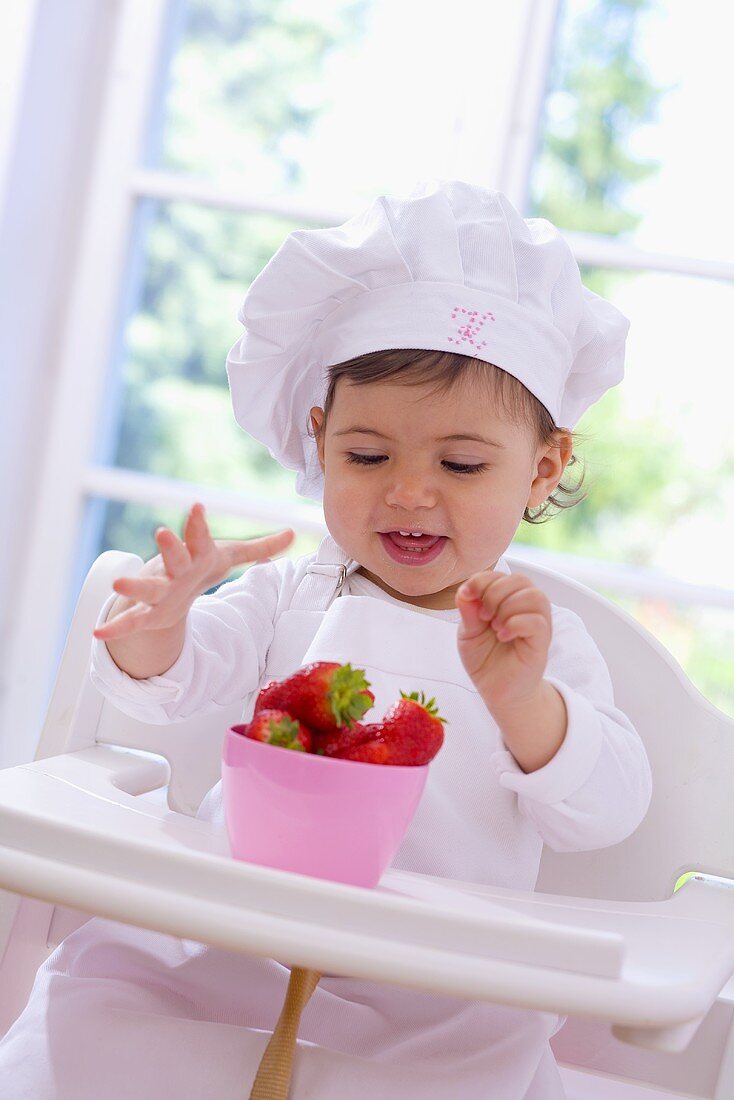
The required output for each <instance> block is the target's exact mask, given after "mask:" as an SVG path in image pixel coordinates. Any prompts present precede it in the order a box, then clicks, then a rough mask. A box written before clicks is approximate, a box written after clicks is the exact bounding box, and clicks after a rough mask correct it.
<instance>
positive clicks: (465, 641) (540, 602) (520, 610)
mask: <svg viewBox="0 0 734 1100" xmlns="http://www.w3.org/2000/svg"><path fill="white" fill-rule="evenodd" d="M464 588H468V590H469V593H468V595H464V594H463V592H462V590H463V589H464ZM456 606H457V607H458V609H459V611H460V612H461V622H460V623H459V631H458V650H459V656H460V657H461V661H462V664H463V665H464V668H465V669H466V671H467V672H468V673H469V676H470V677H471V679H472V682H473V683H474V685H475V686H476V688H477V690H478V691H479V693H480V694H481V696H482V698H483V700H484V702H485V703H486V704H487V706H488V707H489V709H490V710H492V711H495V710H496V711H502V710H505V709H512V708H513V707H516V706H522V704H523V703H524V702H527V701H529V700H530V699H532V698H533V696H534V695H535V693H536V691H537V689H538V688H539V686H540V684H541V682H542V680H543V673H544V672H545V667H546V664H547V661H548V650H549V648H550V642H551V635H552V625H551V605H550V601H549V599H548V597H547V596H546V595H545V593H544V592H542V591H541V590H540V589H539V588H538V587H537V586H536V585H534V584H533V582H532V581H531V580H530V579H529V578H528V577H524V576H522V574H520V573H512V574H509V575H508V574H506V573H498V572H495V571H494V570H493V569H485V570H483V571H482V572H481V573H473V574H472V575H471V576H470V577H469V578H468V579H467V580H466V581H465V582H464V584H463V585H460V586H459V590H458V591H457V593H456Z"/></svg>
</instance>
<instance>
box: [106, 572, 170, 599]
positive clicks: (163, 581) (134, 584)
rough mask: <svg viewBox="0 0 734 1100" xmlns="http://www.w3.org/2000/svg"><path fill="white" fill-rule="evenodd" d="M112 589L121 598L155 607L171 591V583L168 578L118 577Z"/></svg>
mask: <svg viewBox="0 0 734 1100" xmlns="http://www.w3.org/2000/svg"><path fill="white" fill-rule="evenodd" d="M112 587H113V589H114V590H115V592H117V593H119V595H121V596H128V597H129V598H130V599H133V600H140V602H141V603H147V604H150V605H152V606H155V604H157V603H160V601H161V600H162V598H163V597H164V596H165V594H166V592H168V591H169V590H170V587H171V582H170V579H169V578H168V577H118V579H117V580H116V581H113V582H112Z"/></svg>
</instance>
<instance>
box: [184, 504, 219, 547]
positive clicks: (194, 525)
mask: <svg viewBox="0 0 734 1100" xmlns="http://www.w3.org/2000/svg"><path fill="white" fill-rule="evenodd" d="M183 535H184V541H185V543H186V546H187V547H188V550H189V552H190V554H191V557H192V558H198V557H200V556H201V555H204V554H209V553H211V552H212V551H213V550H215V549H216V547H215V545H214V539H213V538H212V536H211V533H210V531H209V525H208V524H207V522H206V519H205V510H204V505H203V504H201V503H200V502H197V503H196V504H194V505H193V507H192V508H191V510H190V511H189V514H188V515H187V517H186V522H185V523H184V532H183Z"/></svg>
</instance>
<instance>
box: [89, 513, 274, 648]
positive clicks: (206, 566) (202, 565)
mask: <svg viewBox="0 0 734 1100" xmlns="http://www.w3.org/2000/svg"><path fill="white" fill-rule="evenodd" d="M183 536H184V538H183V542H182V541H181V539H180V538H179V537H178V536H177V535H175V534H174V533H173V531H171V530H170V529H169V528H168V527H159V528H158V529H157V530H156V532H155V541H156V543H157V545H158V546H159V547H160V551H161V552H160V554H156V556H155V557H154V558H151V559H150V560H149V561H146V562H145V564H144V565H143V567H142V569H141V570H140V572H139V573H138V574H137V575H136V576H134V577H119V578H118V579H117V580H115V581H114V582H113V584H112V587H113V589H114V591H115V592H117V593H118V595H120V596H121V597H122V598H123V599H124V600H125V604H126V606H124V607H123V608H122V610H121V611H120V612H119V614H117V615H114V616H113V617H112V618H110V619H108V620H107V622H105V623H103V625H102V626H100V627H98V628H97V629H96V630H94V631H93V632H92V633H93V634H94V637H95V638H100V639H101V640H102V641H105V642H106V641H109V639H111V638H122V637H124V636H126V635H129V634H135V633H137V632H138V631H141V630H165V629H167V628H168V627H172V626H176V625H177V624H178V623H180V622H181V621H182V620H184V619H185V618H186V616H187V615H188V613H189V609H190V608H191V605H192V604H193V602H194V600H195V599H196V598H197V596H200V595H201V594H202V593H203V592H206V591H207V589H209V588H212V587H213V586H214V585H215V584H219V582H220V581H223V580H225V579H226V577H227V576H229V574H230V573H231V571H232V570H233V569H234V568H235V566H237V565H240V564H243V563H244V562H251V561H256V562H263V561H270V557H269V555H270V554H277V553H280V551H282V550H285V548H286V547H287V546H288V545H289V543H290V542H291V541H292V540H293V539H294V538H295V532H294V531H293V530H292V529H291V528H290V527H288V528H286V529H285V530H283V531H279V532H277V534H274V535H264V536H263V537H262V538H257V539H244V540H239V539H217V540H216V541H215V540H214V539H212V537H211V535H210V533H209V527H208V526H207V522H206V520H205V519H204V505H203V504H198V503H197V504H194V505H193V507H192V508H191V509H190V511H189V514H188V516H187V517H186V520H185V522H184V531H183ZM113 606H114V605H113Z"/></svg>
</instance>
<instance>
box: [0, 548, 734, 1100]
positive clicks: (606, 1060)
mask: <svg viewBox="0 0 734 1100" xmlns="http://www.w3.org/2000/svg"><path fill="white" fill-rule="evenodd" d="M507 560H508V561H509V563H510V566H511V568H512V569H514V570H516V571H518V572H522V573H524V574H525V575H527V576H529V577H530V578H531V579H532V580H533V581H534V582H535V583H536V584H537V585H539V587H541V588H542V589H543V590H544V591H545V592H546V593H547V595H548V597H549V599H550V600H551V601H552V602H554V603H557V604H561V605H565V606H567V607H570V608H571V609H572V610H574V611H576V612H577V613H578V614H579V615H580V616H581V618H582V619H583V621H584V622H585V623H586V626H587V628H588V630H589V632H590V633H591V635H592V636H593V638H594V639H595V641H596V643H597V645H598V646H599V649H600V650H601V652H602V654H603V656H604V657H605V659H606V661H607V663H608V666H609V670H610V673H611V677H612V682H613V685H614V691H615V702H616V704H617V706H619V707H620V708H621V709H622V710H623V711H625V713H626V714H627V715H628V716H629V717H630V719H631V720H632V722H633V723H634V725H635V727H636V729H637V730H638V732H639V733H640V735H641V737H642V738H643V740H644V742H645V745H646V748H647V752H648V755H649V758H650V763H651V766H652V772H653V780H654V794H653V799H652V804H651V806H650V809H649V812H648V814H647V816H646V818H645V820H644V821H643V823H642V824H641V825H640V826H639V828H638V829H637V830H636V831H635V833H634V834H633V835H632V836H631V837H628V838H627V840H625V841H623V842H622V843H620V844H617V845H614V846H612V847H610V848H604V849H601V850H598V851H590V852H574V853H558V852H553V851H551V850H550V849H548V848H547V847H546V848H544V850H543V857H542V862H541V869H540V877H539V880H538V884H537V891H536V892H535V893H523V892H519V891H514V890H509V889H504V888H499V887H497V888H494V887H486V886H481V885H476V884H472V883H464V882H454V881H452V880H448V879H439V878H431V877H430V876H424V875H420V874H414V873H409V872H406V871H397V870H388V871H387V872H386V873H385V875H384V876H383V878H382V880H381V882H380V885H379V886H378V887H377V888H376V889H374V890H365V889H361V888H358V887H352V886H343V885H341V884H338V883H332V882H326V881H322V880H319V879H312V878H309V877H307V876H302V875H295V874H289V873H287V872H282V871H275V870H271V869H269V868H264V867H259V866H255V865H253V864H247V863H241V862H237V861H236V860H234V859H233V858H232V857H231V856H230V853H229V847H228V843H227V838H226V836H225V835H223V834H222V832H221V831H220V830H218V829H217V828H216V827H215V826H214V825H212V824H211V823H209V822H206V821H200V820H198V819H197V818H196V817H195V814H196V812H197V809H198V807H199V804H200V802H201V799H202V797H203V795H204V794H205V792H206V791H207V790H208V789H209V788H210V787H211V786H212V785H213V784H214V783H215V782H216V781H217V779H218V778H219V774H220V752H221V745H222V739H223V737H224V733H225V731H226V730H227V728H228V727H229V725H231V724H233V723H235V722H238V721H240V720H241V719H242V714H241V710H240V709H239V708H238V707H234V708H228V709H224V710H221V711H219V712H217V713H215V714H209V715H206V716H204V717H203V718H198V719H192V720H188V721H186V722H179V723H172V724H170V725H168V726H160V725H147V724H144V723H141V722H138V721H135V720H133V719H131V718H129V717H128V716H126V715H124V714H122V713H121V712H119V711H118V710H116V709H115V708H114V707H113V706H112V705H111V704H110V703H108V702H107V701H106V700H105V699H104V698H103V696H101V695H100V694H99V692H98V691H97V690H96V689H95V688H94V687H93V685H92V683H91V681H90V679H89V675H88V665H89V652H90V644H91V639H92V630H93V627H94V624H95V622H96V619H97V616H98V613H99V608H100V607H101V605H102V603H103V601H104V600H105V599H106V598H107V596H108V595H109V594H110V592H111V590H112V589H111V584H112V580H113V579H114V578H115V577H119V576H122V575H134V574H136V573H137V572H138V570H139V569H140V566H141V565H142V560H141V559H140V558H139V557H137V556H136V555H133V554H124V553H120V552H117V551H108V552H106V553H104V554H102V555H101V556H100V557H99V558H98V559H97V560H96V561H95V562H94V564H93V566H92V568H91V570H90V572H89V574H88V576H87V579H86V581H85V584H84V587H83V589H82V592H81V594H80V597H79V601H78V604H77V608H76V612H75V615H74V619H73V622H72V625H71V629H70V632H69V637H68V639H67V643H66V648H65V650H64V654H63V657H62V660H61V663H60V667H59V671H58V675H57V680H56V684H55V688H54V691H53V695H52V699H51V703H50V706H49V711H48V715H47V718H46V722H45V725H44V728H43V732H42V736H41V740H40V743H39V747H38V752H37V755H36V759H35V761H33V762H32V763H28V764H23V765H20V766H17V767H13V768H6V769H4V770H1V771H0V887H2V888H3V889H2V890H0V1035H1V1034H4V1032H5V1030H6V1029H7V1028H8V1027H9V1026H10V1025H11V1023H12V1022H13V1020H15V1018H16V1017H17V1016H18V1015H19V1013H20V1012H21V1010H22V1008H23V1006H24V1005H25V1003H26V1001H27V998H28V994H29V992H30V988H31V985H32V983H33V978H34V975H35V972H36V970H37V968H38V967H39V966H40V965H41V963H42V962H43V961H44V959H45V958H46V957H47V956H48V955H49V954H50V952H51V951H52V950H53V949H54V947H55V946H56V945H57V944H58V943H59V942H60V941H61V940H62V939H63V938H64V937H65V936H66V935H68V934H69V933H70V932H72V931H73V930H74V929H75V928H77V927H78V926H80V925H81V924H83V923H84V922H85V921H86V920H88V919H89V916H90V915H92V914H97V915H100V916H104V917H108V918H111V919H114V920H119V921H124V922H127V923H130V924H134V925H138V926H141V927H145V928H151V929H155V930H158V931H161V932H166V933H169V934H172V935H176V936H183V937H186V938H189V939H193V940H196V941H198V942H204V943H210V944H213V945H216V946H219V947H222V948H224V949H226V950H232V951H242V952H245V953H252V954H257V955H264V956H267V957H271V958H277V959H278V960H279V961H281V962H283V963H286V964H287V965H291V966H292V965H300V966H306V967H313V968H315V969H318V970H319V971H321V972H322V973H338V974H345V975H351V976H355V977H364V978H367V979H371V980H376V981H389V982H394V983H396V984H399V985H404V986H409V987H413V988H417V989H423V990H426V991H429V992H436V993H444V994H448V995H454V996H466V997H469V998H471V999H486V1000H489V1001H495V1002H501V1003H504V1004H509V1005H518V1006H527V1007H530V1008H537V1009H540V1010H543V1011H554V1012H559V1013H561V1014H562V1015H567V1016H568V1017H569V1019H568V1020H567V1022H566V1023H565V1025H564V1026H563V1027H562V1028H561V1030H560V1031H559V1032H558V1033H557V1034H556V1035H555V1036H554V1038H553V1040H552V1043H551V1045H552V1047H553V1050H554V1053H555V1056H556V1059H557V1060H558V1062H559V1065H560V1066H561V1073H562V1076H563V1078H564V1084H565V1087H566V1090H567V1093H568V1096H569V1100H612V1098H619V1100H643V1098H645V1100H651V1098H652V1097H667V1098H668V1100H669V1098H670V1097H671V1096H674V1097H681V1098H682V1097H687V1098H693V1097H695V1098H707V1100H731V1098H732V1097H734V1026H733V1023H734V1017H733V1011H732V1005H733V1004H734V980H732V975H734V889H733V888H732V887H734V882H730V881H729V880H728V877H727V876H731V875H732V872H733V871H734V829H732V827H731V825H732V813H731V804H732V801H731V791H732V789H734V721H732V720H731V719H730V718H728V717H727V716H726V715H724V714H723V713H722V712H720V711H718V710H717V709H716V708H715V707H713V706H712V705H711V704H709V703H708V702H707V701H706V699H705V698H704V697H703V696H702V695H701V694H700V693H699V692H698V691H697V690H696V688H695V687H694V686H693V685H692V684H691V682H690V680H689V679H688V678H687V677H686V675H685V673H684V672H683V670H682V669H681V668H680V666H679V665H678V664H677V663H676V661H675V660H674V659H673V658H672V656H671V655H670V654H669V653H668V652H667V650H666V649H665V648H664V647H663V646H662V645H661V644H660V643H659V642H658V641H657V640H656V639H655V638H653V636H652V635H650V634H649V633H648V632H647V631H646V630H645V629H644V628H643V627H641V626H640V625H639V624H638V623H637V622H636V620H634V619H633V618H632V617H631V616H629V615H628V614H627V613H626V612H624V611H623V610H622V609H621V608H619V607H617V606H616V605H615V604H613V603H611V602H610V601H608V600H605V599H604V598H603V597H601V596H600V595H599V594H597V593H595V592H594V591H592V590H591V589H589V588H586V587H585V586H584V585H581V584H579V583H577V582H575V581H573V580H570V579H568V578H566V577H563V576H561V575H560V574H557V573H555V572H553V571H551V570H549V569H545V568H543V567H540V566H537V565H531V564H530V563H528V562H525V561H522V560H521V559H517V558H508V559H507ZM685 872H697V874H694V875H693V876H692V877H690V878H689V879H687V880H686V882H685V883H684V884H683V885H682V886H680V888H678V889H677V890H676V889H675V885H676V883H677V882H678V880H679V878H680V876H682V875H683V874H684V873H685ZM732 877H734V876H732ZM273 1023H274V1024H275V1021H273Z"/></svg>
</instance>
